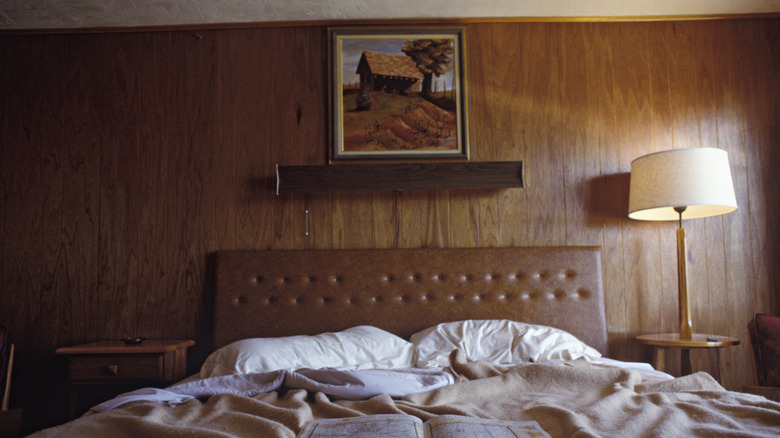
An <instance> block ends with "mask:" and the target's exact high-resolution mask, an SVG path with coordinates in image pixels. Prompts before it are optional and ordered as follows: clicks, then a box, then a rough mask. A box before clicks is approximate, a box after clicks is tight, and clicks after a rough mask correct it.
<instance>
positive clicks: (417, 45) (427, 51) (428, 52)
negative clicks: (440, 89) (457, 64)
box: [401, 39, 453, 97]
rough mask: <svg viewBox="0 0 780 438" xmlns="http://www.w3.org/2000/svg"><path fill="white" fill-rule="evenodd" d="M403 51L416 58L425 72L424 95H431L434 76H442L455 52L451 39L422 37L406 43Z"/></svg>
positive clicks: (418, 65)
mask: <svg viewBox="0 0 780 438" xmlns="http://www.w3.org/2000/svg"><path fill="white" fill-rule="evenodd" d="M401 51H402V52H404V53H405V54H406V55H407V56H409V57H411V58H412V60H414V63H415V64H417V68H419V69H420V72H421V73H422V74H423V81H422V91H421V92H422V95H423V96H425V97H430V96H431V95H432V94H433V93H432V91H431V84H432V82H433V76H434V75H435V76H436V77H439V76H441V75H442V74H444V73H445V72H446V71H447V70H449V67H450V63H451V62H452V60H451V58H450V55H452V53H453V48H452V40H451V39H420V40H411V41H406V42H405V43H404V46H403V48H401Z"/></svg>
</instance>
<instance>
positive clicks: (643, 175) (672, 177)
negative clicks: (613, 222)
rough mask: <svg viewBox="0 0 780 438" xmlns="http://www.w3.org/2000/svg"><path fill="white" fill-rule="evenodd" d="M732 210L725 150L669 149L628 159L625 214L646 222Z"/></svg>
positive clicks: (732, 193) (735, 207)
mask: <svg viewBox="0 0 780 438" xmlns="http://www.w3.org/2000/svg"><path fill="white" fill-rule="evenodd" d="M675 207H686V209H685V212H684V213H683V218H685V219H694V218H700V217H707V216H716V215H719V214H726V213H731V212H732V211H734V210H736V209H737V199H736V196H735V195H734V184H733V183H732V181H731V169H730V168H729V158H728V153H727V152H726V151H724V150H722V149H714V148H688V149H671V150H667V151H663V152H656V153H653V154H648V155H644V156H642V157H639V158H637V159H635V160H634V161H633V162H631V187H630V191H629V200H628V217H630V218H631V219H638V220H646V221H672V220H678V219H679V218H680V215H679V214H678V213H677V212H676V211H675V210H674V208H675Z"/></svg>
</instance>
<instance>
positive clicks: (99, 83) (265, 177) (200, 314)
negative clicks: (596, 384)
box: [0, 18, 780, 428]
mask: <svg viewBox="0 0 780 438" xmlns="http://www.w3.org/2000/svg"><path fill="white" fill-rule="evenodd" d="M778 35H780V19H778V18H763V19H735V20H717V21H709V20H696V21H689V22H665V21H654V22H645V23H643V22H600V23H599V22H592V23H553V22H544V23H542V22H535V23H534V22H521V21H509V20H503V21H502V20H497V21H495V22H475V23H472V24H470V25H469V41H468V46H469V56H468V60H469V73H470V76H469V77H470V81H469V84H468V86H469V91H470V96H471V105H470V106H471V114H470V120H471V134H472V137H471V140H472V146H473V150H472V156H473V158H474V160H476V161H523V163H524V168H525V169H524V170H525V183H526V188H524V189H504V190H490V189H467V190H415V191H407V192H403V193H397V192H394V191H389V192H380V191H366V192H353V193H332V194H331V193H315V194H308V195H304V194H294V195H289V196H287V195H285V196H284V197H280V196H276V195H275V194H274V185H273V181H274V177H275V173H274V166H275V164H277V163H279V164H283V165H291V166H306V165H325V164H326V163H327V162H328V156H329V153H328V150H329V149H328V148H329V145H328V124H329V118H328V108H329V104H328V97H327V96H328V91H327V86H328V85H327V84H328V79H327V72H328V57H327V32H326V28H325V27H324V26H321V25H316V24H309V25H305V26H292V25H291V26H281V27H266V28H253V27H251V26H247V27H242V28H229V29H222V30H219V29H212V30H188V29H181V30H166V31H139V32H129V33H122V32H117V33H111V34H101V33H90V34H78V33H71V34H60V35H58V34H49V35H0V79H2V84H0V170H1V171H2V173H1V174H0V184H2V185H1V186H0V191H2V193H0V211H1V212H2V213H1V214H0V221H2V223H0V300H2V305H0V324H6V325H9V326H10V327H12V329H13V330H14V333H15V335H16V337H17V339H18V340H19V349H18V352H19V355H18V359H19V362H18V363H19V364H20V365H19V368H18V369H20V370H23V371H20V373H19V382H18V383H17V384H15V389H14V391H15V394H14V395H13V398H12V407H14V406H13V405H14V404H16V405H17V406H20V407H25V408H26V409H25V418H26V420H25V421H26V422H29V424H30V425H31V426H29V428H39V427H42V426H44V425H46V424H50V423H52V422H54V421H56V420H57V419H62V418H63V417H64V414H65V413H64V412H61V411H62V409H59V406H60V403H59V402H58V400H59V401H61V400H62V399H63V398H64V395H63V394H60V395H59V396H58V395H56V394H55V395H53V397H51V399H50V400H46V401H43V402H42V401H40V400H36V397H34V396H33V395H32V394H36V393H37V391H36V389H37V388H38V386H39V385H40V384H41V383H40V382H43V381H46V380H45V378H44V377H42V376H53V375H55V374H56V367H55V365H54V363H53V362H52V361H51V360H49V359H50V358H51V357H52V353H53V350H54V349H55V348H57V347H62V346H67V345H71V344H74V343H83V342H90V341H95V340H105V339H113V338H116V337H118V336H123V335H133V336H136V335H137V336H146V337H153V338H168V339H176V338H179V339H181V338H184V339H189V338H192V339H196V341H198V343H197V344H196V346H194V347H193V348H192V349H191V354H192V356H191V358H192V360H191V361H190V364H191V367H192V369H191V370H190V371H194V370H196V369H197V367H198V365H199V363H200V361H202V359H203V358H204V357H205V354H206V353H207V352H208V349H209V340H208V337H207V335H206V333H208V332H209V331H210V326H209V325H210V323H211V319H210V317H211V316H210V315H211V311H212V309H211V307H210V306H211V300H212V299H213V297H212V296H211V290H212V288H213V278H211V277H210V275H211V273H210V257H211V256H210V255H211V254H212V253H213V252H214V251H217V250H223V249H250V250H257V249H281V248H293V249H299V248H321V249H347V248H394V247H399V248H422V247H487V246H535V245H573V244H578V245H600V246H601V247H602V255H603V258H604V264H603V269H604V282H605V288H606V297H607V302H606V306H607V308H606V314H607V326H608V331H609V351H610V353H611V356H613V357H615V358H617V359H622V360H644V361H650V360H651V357H652V356H651V351H650V349H649V348H647V347H646V346H642V345H641V344H640V343H638V342H636V340H635V339H634V338H635V336H636V335H638V334H643V333H652V332H658V331H673V330H674V327H675V326H676V323H675V321H676V319H677V305H676V295H677V280H676V257H675V228H676V225H675V224H671V223H645V222H638V221H632V220H629V219H628V218H627V217H626V208H627V199H628V184H629V177H628V173H629V171H630V164H631V161H632V160H633V159H634V158H637V157H639V156H641V155H643V154H646V153H649V152H653V151H657V150H665V149H670V148H680V147H689V146H710V147H718V148H722V149H725V150H727V151H728V152H729V156H730V160H731V169H732V176H733V180H734V183H735V190H736V194H737V200H738V204H739V209H738V210H737V211H736V212H735V213H732V214H729V215H726V216H722V217H718V218H711V219H705V220H696V221H686V222H685V229H686V234H687V236H688V237H687V239H688V258H689V268H690V271H689V279H690V294H691V298H692V307H693V315H694V317H693V325H694V331H696V332H703V331H710V330H711V331H715V332H720V333H718V334H721V335H727V336H732V337H735V338H739V339H741V340H742V342H741V344H740V345H739V346H736V347H732V348H729V349H726V350H724V351H723V357H722V375H723V381H724V384H725V386H726V387H727V388H729V389H739V388H741V387H742V385H746V384H750V383H752V381H753V380H752V379H753V376H752V370H751V366H750V363H751V362H750V360H751V359H750V349H749V343H748V342H747V339H748V338H747V328H746V324H747V321H748V319H749V318H750V316H751V315H752V314H753V313H755V312H763V313H775V314H778V313H780V308H778V306H780V300H779V299H778V298H777V296H778V295H777V290H778V288H779V287H780V285H778V280H777V278H775V277H776V275H774V274H773V273H774V269H773V267H774V266H777V264H778V263H780V230H778V228H777V227H776V226H775V225H774V222H773V218H774V217H776V216H777V215H778V214H780V211H778V210H780V202H778V201H780V199H778V198H780V185H778V184H777V183H776V182H775V179H776V175H775V173H776V169H777V168H778V165H780V152H778V151H780V149H778V148H777V145H778V144H780V137H778V136H779V135H780V131H778V130H777V120H778V119H780V114H778V108H780V105H778V100H779V99H780V85H779V84H780V70H779V69H778V68H777V62H776V61H775V60H777V59H778V55H779V54H780V42H779V41H778ZM307 207H308V210H309V213H308V216H307V215H306V213H305V211H306V208H307ZM307 224H308V226H307ZM307 228H308V230H309V235H308V236H306V235H305V231H306V229H307ZM692 360H693V362H694V369H695V368H697V367H698V366H701V367H704V368H705V369H706V367H707V366H708V362H707V358H706V357H704V356H702V357H697V354H696V352H693V353H692ZM666 365H667V370H669V371H671V372H672V373H675V372H678V371H679V355H676V354H675V353H674V352H671V353H670V354H668V355H667V358H666ZM48 381H51V378H50V377H49V380H48ZM63 405H64V404H63ZM28 412H30V413H31V414H30V417H28V416H27V415H28V414H27V413H28ZM58 412H60V413H58Z"/></svg>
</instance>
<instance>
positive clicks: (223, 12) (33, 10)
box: [0, 0, 780, 30]
mask: <svg viewBox="0 0 780 438" xmlns="http://www.w3.org/2000/svg"><path fill="white" fill-rule="evenodd" d="M778 13H780V0H0V30H9V29H11V30H12V29H67V28H73V29H80V28H106V27H122V28H127V27H146V26H171V25H198V24H225V23H266V22H285V21H293V22H301V21H335V20H370V19H386V18H390V19H412V18H465V17H471V18H492V17H496V18H501V17H531V18H533V17H545V18H547V17H560V18H567V17H577V18H589V17H593V18H611V17H632V18H633V17H637V18H642V17H658V16H663V17H666V16H672V17H679V16H701V15H714V16H723V15H743V14H778Z"/></svg>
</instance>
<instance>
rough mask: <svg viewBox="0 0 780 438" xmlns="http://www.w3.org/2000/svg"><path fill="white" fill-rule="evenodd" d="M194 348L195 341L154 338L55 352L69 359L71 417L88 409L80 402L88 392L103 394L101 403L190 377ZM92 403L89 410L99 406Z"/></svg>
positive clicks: (109, 342)
mask: <svg viewBox="0 0 780 438" xmlns="http://www.w3.org/2000/svg"><path fill="white" fill-rule="evenodd" d="M193 345H195V341H192V340H171V341H163V340H154V339H151V340H144V341H143V342H141V343H140V344H135V345H126V344H125V343H124V342H122V341H99V342H92V343H89V344H81V345H74V346H72V347H63V348H58V349H57V350H56V351H55V352H54V353H55V354H57V355H62V356H67V359H68V377H67V380H68V383H69V384H70V416H71V418H74V417H75V416H76V415H77V414H80V413H81V411H83V410H84V408H83V407H81V406H79V399H80V398H81V397H82V396H83V395H84V393H86V392H87V391H90V390H95V392H102V395H101V396H100V397H102V398H103V399H102V400H100V401H98V403H100V402H102V401H105V400H106V399H107V398H110V397H112V396H114V395H116V394H118V393H120V392H127V391H129V390H132V389H136V388H140V387H144V386H163V385H166V384H170V383H173V382H175V381H177V380H181V379H183V378H184V377H186V374H187V348H189V347H191V346H193ZM98 390H100V391H98ZM106 394H109V395H106ZM90 403H91V404H90V406H87V407H86V408H87V409H88V408H89V407H91V406H92V405H94V404H95V403H94V402H90Z"/></svg>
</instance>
